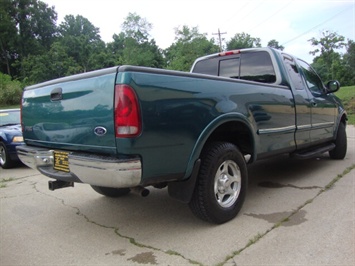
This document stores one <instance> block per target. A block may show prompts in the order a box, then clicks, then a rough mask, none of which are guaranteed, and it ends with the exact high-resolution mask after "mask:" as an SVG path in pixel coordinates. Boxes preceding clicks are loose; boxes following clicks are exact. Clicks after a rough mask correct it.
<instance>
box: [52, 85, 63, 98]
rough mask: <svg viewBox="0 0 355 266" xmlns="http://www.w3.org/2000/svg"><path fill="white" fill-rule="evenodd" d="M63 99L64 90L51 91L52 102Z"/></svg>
mask: <svg viewBox="0 0 355 266" xmlns="http://www.w3.org/2000/svg"><path fill="white" fill-rule="evenodd" d="M62 99H63V91H62V88H55V89H53V90H52V91H51V101H60V100H62Z"/></svg>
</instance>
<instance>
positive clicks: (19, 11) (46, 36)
mask: <svg viewBox="0 0 355 266" xmlns="http://www.w3.org/2000/svg"><path fill="white" fill-rule="evenodd" d="M0 10H1V11H0V18H1V20H0V40H1V46H0V49H1V57H0V58H1V62H0V63H1V65H0V67H1V68H0V69H1V72H2V73H6V74H9V75H11V76H12V77H18V76H19V75H20V74H21V73H20V71H21V67H22V65H21V63H22V60H23V58H25V57H27V56H29V55H39V54H42V53H45V52H46V51H47V50H48V49H49V47H50V46H51V44H52V43H53V41H54V39H55V34H56V32H57V29H56V20H57V13H56V12H55V11H54V8H53V7H51V8H50V7H48V5H47V4H45V3H44V2H42V1H38V0H1V1H0Z"/></svg>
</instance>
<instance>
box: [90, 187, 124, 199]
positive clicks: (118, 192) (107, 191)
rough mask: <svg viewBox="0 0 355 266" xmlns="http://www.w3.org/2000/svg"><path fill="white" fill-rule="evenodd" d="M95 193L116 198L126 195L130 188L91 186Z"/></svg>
mask: <svg viewBox="0 0 355 266" xmlns="http://www.w3.org/2000/svg"><path fill="white" fill-rule="evenodd" d="M91 187H92V189H93V190H95V191H96V192H97V193H99V194H101V195H104V196H106V197H110V198H118V197H122V196H124V195H127V194H128V193H129V192H130V191H131V190H130V189H129V188H112V187H99V186H91Z"/></svg>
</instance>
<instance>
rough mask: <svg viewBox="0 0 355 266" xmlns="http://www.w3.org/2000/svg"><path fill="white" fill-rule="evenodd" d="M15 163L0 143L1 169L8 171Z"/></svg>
mask: <svg viewBox="0 0 355 266" xmlns="http://www.w3.org/2000/svg"><path fill="white" fill-rule="evenodd" d="M14 164H15V162H14V161H12V160H11V158H10V154H9V153H8V151H7V149H6V145H5V144H4V143H3V142H0V165H1V167H2V168H3V169H9V168H12V167H13V166H14Z"/></svg>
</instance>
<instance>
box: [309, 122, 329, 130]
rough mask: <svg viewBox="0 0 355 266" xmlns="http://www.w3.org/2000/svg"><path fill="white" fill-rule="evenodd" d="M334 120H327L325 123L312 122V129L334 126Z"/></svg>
mask: <svg viewBox="0 0 355 266" xmlns="http://www.w3.org/2000/svg"><path fill="white" fill-rule="evenodd" d="M334 124H335V123H334V122H325V123H317V124H312V129H321V128H327V127H334Z"/></svg>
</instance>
